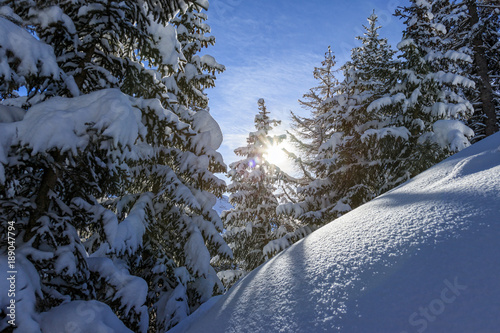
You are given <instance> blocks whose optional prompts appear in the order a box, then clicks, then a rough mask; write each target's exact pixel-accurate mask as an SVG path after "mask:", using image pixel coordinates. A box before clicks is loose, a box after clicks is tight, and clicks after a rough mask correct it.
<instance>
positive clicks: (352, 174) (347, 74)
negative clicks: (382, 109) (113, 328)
mask: <svg viewBox="0 0 500 333" xmlns="http://www.w3.org/2000/svg"><path fill="white" fill-rule="evenodd" d="M368 22H369V25H368V27H365V30H366V32H365V34H364V35H363V36H360V37H357V39H359V40H360V41H361V42H362V46H360V47H357V48H354V49H353V50H352V60H351V61H349V62H347V63H346V64H345V65H344V66H342V70H343V76H344V79H343V81H342V82H341V83H337V85H336V86H335V87H334V88H333V89H332V90H333V92H334V93H332V94H331V95H330V96H329V97H328V98H326V99H325V100H324V101H323V103H322V104H321V105H322V107H323V113H322V118H323V121H324V123H325V124H326V125H327V127H328V132H327V136H326V137H325V138H323V142H322V144H321V145H320V146H319V147H317V149H316V156H315V160H314V161H313V162H312V163H311V164H312V165H314V166H315V175H316V179H315V180H314V181H312V182H310V183H309V184H307V185H305V186H302V187H299V189H298V193H299V194H300V195H301V200H298V202H297V203H295V204H285V205H282V206H280V208H279V211H280V212H283V213H285V214H291V215H292V216H295V217H297V218H300V219H301V220H303V221H304V222H306V223H310V224H313V225H319V226H321V225H323V224H325V223H328V222H330V221H331V220H332V219H335V218H336V217H338V216H339V215H341V214H343V213H345V212H347V211H349V210H351V209H352V208H355V207H357V206H359V205H360V204H362V203H364V202H366V201H368V200H370V199H371V198H373V197H375V196H376V195H378V194H379V193H381V192H383V191H384V188H385V190H386V189H387V187H388V185H387V184H386V179H384V175H385V168H387V165H386V164H387V163H389V162H391V161H392V160H391V159H390V158H388V156H387V151H388V150H390V149H392V145H391V143H390V142H388V139H389V137H391V136H390V134H389V136H387V135H383V136H377V135H375V133H376V132H377V131H379V130H381V129H383V128H384V127H385V126H387V125H388V123H387V120H386V118H385V117H384V116H383V115H382V114H380V113H378V112H376V111H373V110H368V105H369V104H370V103H371V102H372V101H374V100H376V99H377V98H380V96H381V94H382V93H383V91H384V90H385V89H386V88H385V87H386V85H387V83H388V82H389V79H388V78H389V77H390V74H392V56H393V54H394V51H392V50H391V48H390V46H389V44H388V43H387V40H386V39H383V38H380V37H379V34H378V30H379V29H380V27H379V26H378V25H377V16H376V15H375V13H373V14H372V15H370V17H369V18H368ZM387 132H388V133H392V132H395V130H394V129H389V130H388V131H387ZM389 141H390V140H389Z"/></svg>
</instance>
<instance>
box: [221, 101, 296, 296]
mask: <svg viewBox="0 0 500 333" xmlns="http://www.w3.org/2000/svg"><path fill="white" fill-rule="evenodd" d="M258 106H259V113H258V114H257V115H256V116H255V128H256V131H255V132H250V134H249V137H248V139H247V145H246V146H245V147H240V148H237V149H235V153H236V155H238V156H241V157H243V159H241V160H239V161H236V162H234V163H232V164H231V165H230V171H229V173H228V176H229V178H230V180H231V183H230V184H229V185H228V188H227V189H228V191H229V192H230V193H231V195H230V197H229V202H230V203H231V204H232V205H233V207H234V208H233V209H231V210H229V211H224V212H222V219H223V221H224V226H225V227H226V231H225V233H224V239H225V240H226V242H227V243H228V244H231V249H232V250H233V253H234V261H233V262H232V263H231V265H227V264H226V265H225V268H226V270H225V271H222V272H220V273H219V276H221V277H222V279H223V281H224V280H225V284H226V285H227V286H229V285H231V284H232V283H234V282H235V280H236V279H238V278H239V277H241V276H242V275H244V274H246V273H248V272H250V271H251V270H253V269H254V268H256V267H257V266H259V265H260V264H262V263H264V261H265V260H266V259H267V258H269V257H270V255H273V254H275V253H276V252H278V251H280V250H282V249H283V248H284V247H287V246H289V245H290V244H291V242H293V237H294V236H293V235H292V233H293V232H294V231H295V228H294V226H293V225H292V224H290V220H289V219H283V218H280V217H279V216H278V215H277V213H276V208H277V206H278V199H277V198H276V195H275V192H276V190H277V184H278V181H279V178H280V177H281V175H282V172H281V170H280V169H279V168H278V167H276V166H275V165H273V164H271V163H269V162H268V161H267V160H266V159H265V154H266V152H267V149H268V148H269V147H271V146H272V145H274V144H278V143H279V142H280V141H281V140H282V139H283V137H282V136H270V135H269V132H270V131H271V130H272V128H273V126H275V125H278V124H279V123H280V121H277V120H273V119H270V118H269V112H268V111H267V108H266V106H265V103H264V100H263V99H259V101H258ZM301 232H302V231H298V232H297V233H296V234H297V235H299V234H300V233H301ZM287 235H288V237H287ZM277 239H281V241H278V242H276V240H277ZM273 241H274V242H273ZM277 243H280V244H277ZM284 243H286V244H284Z"/></svg>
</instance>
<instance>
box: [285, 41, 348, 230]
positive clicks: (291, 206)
mask: <svg viewBox="0 0 500 333" xmlns="http://www.w3.org/2000/svg"><path fill="white" fill-rule="evenodd" d="M335 65H336V61H335V55H334V54H333V52H332V50H331V48H330V46H329V47H328V50H327V52H326V53H325V57H324V60H323V61H322V62H321V66H320V67H315V68H314V71H313V76H314V78H315V79H316V80H318V86H316V87H313V88H311V89H310V90H309V91H308V92H307V93H306V94H304V96H303V99H302V100H299V103H300V104H301V105H302V107H303V108H304V109H306V110H307V111H309V113H310V114H309V115H308V116H298V115H296V114H294V113H293V112H292V114H291V115H292V130H291V131H289V132H288V136H289V138H290V142H291V143H292V144H293V145H294V146H295V149H296V151H297V152H298V156H297V155H296V154H293V153H290V152H289V153H288V155H289V156H290V157H291V159H292V160H293V161H294V162H295V164H296V165H297V167H298V168H299V169H300V170H301V171H302V177H301V178H300V179H298V180H297V181H296V182H295V183H296V184H295V193H294V197H293V198H291V199H292V200H288V202H285V203H281V204H280V206H279V207H278V213H279V215H280V216H286V217H288V218H292V219H300V220H301V221H302V222H303V223H304V225H307V226H308V228H312V229H314V228H315V225H316V226H317V225H322V222H320V221H322V218H323V215H322V214H321V213H319V212H317V211H316V209H315V208H314V207H319V206H323V205H324V203H325V202H326V201H328V199H327V197H328V195H327V193H326V191H328V190H327V188H328V186H329V184H330V180H326V183H325V179H321V178H320V176H319V174H320V170H319V169H320V168H321V167H322V166H321V158H319V157H318V156H319V152H320V148H321V147H322V146H323V145H324V144H325V142H327V141H328V139H329V138H330V137H331V135H332V133H333V132H334V131H335V124H334V122H332V119H329V117H330V111H331V107H332V98H333V97H334V96H335V95H336V94H337V93H338V89H339V81H338V80H337V78H336V77H335V74H336V73H337V72H338V69H336V68H335ZM323 189H324V191H323ZM330 194H331V193H330Z"/></svg>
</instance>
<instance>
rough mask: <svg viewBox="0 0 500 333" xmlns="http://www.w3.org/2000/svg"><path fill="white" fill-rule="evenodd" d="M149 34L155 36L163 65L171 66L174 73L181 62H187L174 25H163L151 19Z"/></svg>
mask: <svg viewBox="0 0 500 333" xmlns="http://www.w3.org/2000/svg"><path fill="white" fill-rule="evenodd" d="M149 33H150V34H151V35H152V36H153V40H154V41H155V43H156V47H157V48H158V50H159V51H160V56H161V59H162V64H163V65H167V66H171V67H172V68H173V70H174V71H177V70H178V68H179V60H185V59H184V56H183V55H182V52H181V44H180V43H179V41H178V40H177V33H176V31H175V28H174V27H173V26H172V25H166V26H165V25H163V24H161V23H158V22H155V20H154V19H153V18H152V17H150V27H149Z"/></svg>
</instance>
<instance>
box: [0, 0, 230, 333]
mask: <svg viewBox="0 0 500 333" xmlns="http://www.w3.org/2000/svg"><path fill="white" fill-rule="evenodd" d="M1 5H2V6H3V7H2V14H3V16H2V17H1V18H0V24H1V26H2V28H3V31H4V32H5V33H6V34H10V36H15V37H17V38H18V40H20V41H21V42H23V43H25V44H26V45H25V46H26V50H28V52H27V53H24V54H23V53H22V52H19V49H16V48H15V47H13V46H12V45H10V44H9V39H2V41H3V42H2V43H3V45H2V50H5V51H2V52H5V55H6V59H7V60H8V61H7V63H6V65H7V66H4V68H3V71H2V73H1V74H2V78H3V84H2V85H1V86H0V89H1V92H0V96H2V104H3V105H2V112H3V113H7V112H9V113H11V114H12V116H11V117H10V118H11V119H14V120H18V121H15V122H5V121H4V122H2V123H0V126H1V129H0V132H1V136H2V146H1V151H0V153H1V154H0V162H1V163H2V168H1V169H0V171H1V172H0V216H1V217H0V219H1V231H2V236H1V237H2V244H6V243H7V242H6V239H5V238H6V237H7V229H8V226H9V225H10V224H9V223H12V222H14V223H15V226H16V227H15V230H16V238H15V239H16V247H17V256H18V258H19V261H18V262H19V265H20V266H21V267H19V270H21V269H22V270H24V271H29V272H30V275H29V278H31V279H32V282H31V283H30V284H29V285H27V286H25V288H24V289H23V290H25V291H24V294H22V297H20V299H18V301H19V304H21V305H24V308H25V309H27V311H25V313H20V314H19V320H18V323H19V324H18V326H17V330H16V331H18V332H34V331H37V330H39V328H37V327H38V323H37V321H36V319H35V318H36V317H37V313H41V312H45V311H49V310H50V309H52V308H54V307H56V306H58V305H60V304H61V303H67V302H71V301H75V300H97V301H100V302H103V303H106V304H108V305H109V306H110V307H111V308H112V309H113V311H114V312H115V314H116V315H117V316H118V317H119V318H120V320H121V321H123V322H124V323H125V324H126V326H127V327H128V328H130V329H132V330H133V331H137V332H146V331H148V330H149V331H165V330H167V329H169V328H170V327H172V326H174V325H175V324H177V323H178V322H179V321H180V320H181V319H183V318H184V317H186V316H187V315H189V314H190V313H191V312H192V311H194V310H195V309H196V308H197V307H198V306H199V305H200V304H201V303H203V302H205V301H206V300H207V299H208V298H209V297H211V296H212V295H213V293H214V292H215V291H217V289H219V290H222V285H221V283H220V281H219V280H218V278H217V276H216V273H215V271H214V269H213V268H212V267H211V266H210V259H211V257H212V256H216V255H218V256H220V257H224V258H231V256H232V254H231V250H230V249H229V247H228V246H227V245H226V243H225V242H224V240H223V239H222V236H221V235H220V233H221V232H222V230H223V227H222V221H221V220H220V217H219V216H218V215H217V213H216V212H215V211H214V210H213V208H212V207H213V205H214V204H215V201H216V196H221V195H222V193H223V192H224V190H225V183H224V181H222V180H221V179H219V178H217V177H216V176H215V175H214V174H215V173H220V172H225V171H226V166H225V164H224V162H223V160H222V156H221V155H220V154H219V153H218V152H217V151H216V150H217V149H218V147H219V146H220V143H221V140H222V134H221V132H220V129H219V128H218V125H217V123H216V122H215V121H214V120H213V118H212V117H211V116H210V114H209V113H208V111H207V110H205V108H206V106H207V98H206V96H205V94H204V92H203V90H204V88H206V87H211V86H213V85H214V80H215V74H216V73H217V72H220V71H222V70H223V69H224V67H223V66H222V65H219V64H218V63H217V62H216V61H215V60H214V59H213V58H212V57H210V56H202V57H200V56H198V55H197V54H196V53H198V52H199V51H200V50H201V48H202V47H205V46H208V45H212V44H213V43H214V39H213V37H210V36H206V34H207V33H208V32H209V27H208V26H207V25H206V24H204V23H203V21H204V20H205V19H206V16H205V15H204V14H202V13H200V11H201V10H202V6H206V5H207V4H206V2H205V1H199V2H193V1H181V0H172V1H122V2H110V1H100V0H97V1H79V2H74V1H44V2H41V1H36V2H35V1H2V4H1ZM179 10H181V13H180V14H179V16H177V17H176V15H177V14H178V13H179ZM174 17H175V19H173V18H174ZM171 19H173V21H172V24H171V23H169V21H170V20H171ZM176 29H177V30H178V32H176ZM34 36H36V38H35V37H34ZM17 47H18V46H17ZM30 50H34V51H33V52H31V51H30ZM30 52H31V53H30ZM21 87H25V88H26V90H27V96H20V95H19V94H18V93H17V92H16V90H17V89H19V88H21ZM4 111H5V112H4ZM2 118H3V119H7V118H9V117H2ZM3 250H4V246H3V245H2V252H3Z"/></svg>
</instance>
